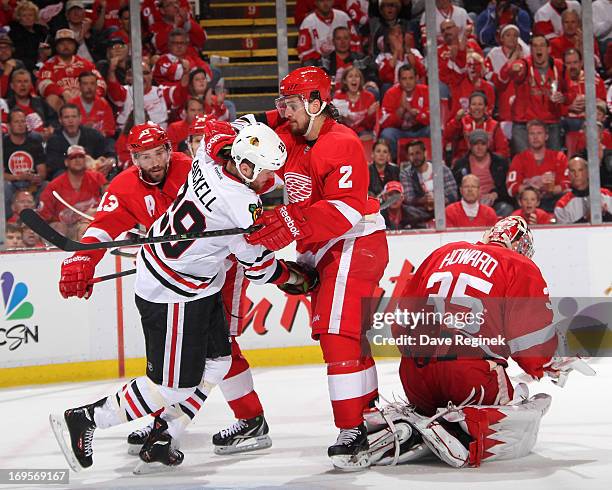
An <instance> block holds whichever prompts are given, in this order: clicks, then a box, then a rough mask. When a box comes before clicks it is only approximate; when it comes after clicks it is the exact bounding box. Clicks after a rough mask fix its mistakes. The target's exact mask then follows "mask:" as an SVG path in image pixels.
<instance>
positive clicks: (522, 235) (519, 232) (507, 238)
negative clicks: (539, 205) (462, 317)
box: [482, 216, 535, 259]
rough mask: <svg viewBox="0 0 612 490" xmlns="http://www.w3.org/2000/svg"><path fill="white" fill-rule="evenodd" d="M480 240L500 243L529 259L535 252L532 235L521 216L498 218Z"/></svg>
mask: <svg viewBox="0 0 612 490" xmlns="http://www.w3.org/2000/svg"><path fill="white" fill-rule="evenodd" d="M482 242H483V243H500V244H501V245H503V246H505V247H506V248H509V249H510V250H514V251H515V252H518V253H520V254H521V255H524V256H525V257H527V258H529V259H530V258H531V257H533V254H534V252H535V249H534V246H533V235H532V234H531V230H530V229H529V225H528V224H527V222H526V221H525V220H524V219H523V218H522V217H521V216H507V217H505V218H502V219H500V220H499V221H498V222H497V223H495V224H494V225H493V227H492V228H491V229H489V230H487V231H486V232H485V234H484V236H483V237H482Z"/></svg>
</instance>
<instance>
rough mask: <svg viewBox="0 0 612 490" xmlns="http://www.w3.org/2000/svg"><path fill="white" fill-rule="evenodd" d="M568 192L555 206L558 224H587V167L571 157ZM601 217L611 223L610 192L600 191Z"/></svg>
mask: <svg viewBox="0 0 612 490" xmlns="http://www.w3.org/2000/svg"><path fill="white" fill-rule="evenodd" d="M568 168H569V178H570V191H569V192H568V193H567V194H565V195H564V196H563V197H562V198H561V199H559V201H558V202H557V204H556V206H555V217H556V218H557V223H559V224H572V223H588V222H589V221H590V220H591V208H590V206H589V167H588V163H587V161H586V160H585V159H584V158H581V157H573V158H572V159H571V160H570V161H569V163H568ZM600 193H601V217H602V221H603V222H606V223H607V222H610V221H612V192H610V191H609V190H608V189H603V188H602V189H600Z"/></svg>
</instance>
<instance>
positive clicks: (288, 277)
mask: <svg viewBox="0 0 612 490" xmlns="http://www.w3.org/2000/svg"><path fill="white" fill-rule="evenodd" d="M279 262H280V263H281V264H282V265H283V266H284V268H286V273H285V274H283V276H284V277H282V279H281V281H284V282H279V283H277V286H278V288H279V289H280V290H281V291H283V292H285V293H287V294H291V295H300V294H308V293H310V292H312V291H313V290H314V289H316V287H317V286H318V285H319V274H318V272H317V270H316V269H314V268H313V267H310V266H308V265H305V264H298V263H297V262H291V261H288V260H281V261H279Z"/></svg>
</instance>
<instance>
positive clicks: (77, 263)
mask: <svg viewBox="0 0 612 490" xmlns="http://www.w3.org/2000/svg"><path fill="white" fill-rule="evenodd" d="M95 269H96V266H95V264H94V261H93V260H92V258H91V257H90V256H89V255H78V254H75V255H73V256H72V257H70V258H68V259H66V260H64V262H62V271H61V278H60V282H59V290H60V293H61V295H62V296H63V297H64V298H70V297H72V296H76V297H77V298H85V299H87V298H89V297H90V296H91V293H92V291H93V284H90V283H89V281H91V280H92V279H93V277H94V271H95Z"/></svg>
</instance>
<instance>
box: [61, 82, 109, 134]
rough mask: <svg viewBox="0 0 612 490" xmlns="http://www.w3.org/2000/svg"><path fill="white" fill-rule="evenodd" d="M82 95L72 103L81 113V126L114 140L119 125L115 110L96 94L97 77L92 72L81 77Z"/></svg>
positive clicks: (80, 88) (80, 87)
mask: <svg viewBox="0 0 612 490" xmlns="http://www.w3.org/2000/svg"><path fill="white" fill-rule="evenodd" d="M79 92H80V95H79V96H78V97H75V98H74V99H72V100H71V101H70V103H71V104H74V105H76V106H77V107H78V108H79V110H80V111H81V124H82V125H83V126H88V127H90V128H94V129H96V130H98V131H100V132H101V133H102V134H103V135H104V136H106V137H107V138H114V137H115V131H116V129H117V124H116V123H115V116H114V115H113V110H112V109H111V106H110V105H109V103H108V102H106V99H105V98H103V97H100V96H99V95H97V94H96V92H97V77H96V75H95V74H94V73H92V72H90V71H84V72H82V73H81V74H80V75H79Z"/></svg>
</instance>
